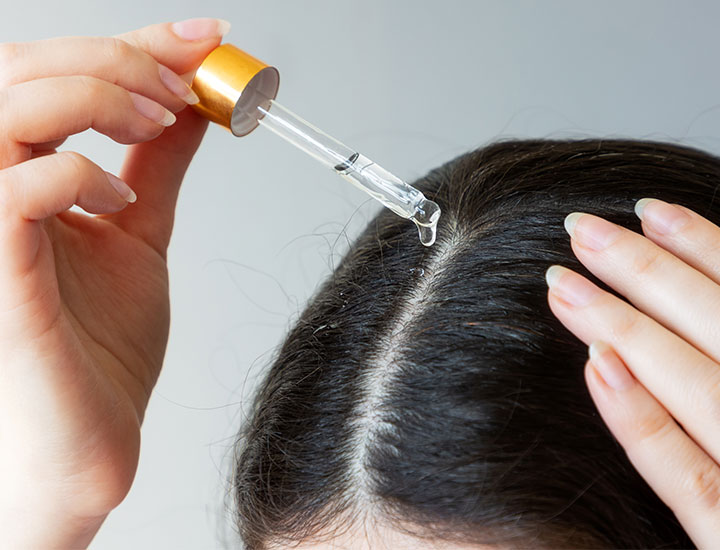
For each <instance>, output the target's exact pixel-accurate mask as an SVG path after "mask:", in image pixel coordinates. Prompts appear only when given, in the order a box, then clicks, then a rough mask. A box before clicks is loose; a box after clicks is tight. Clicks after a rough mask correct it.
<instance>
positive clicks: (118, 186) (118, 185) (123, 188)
mask: <svg viewBox="0 0 720 550" xmlns="http://www.w3.org/2000/svg"><path fill="white" fill-rule="evenodd" d="M105 175H106V176H107V179H108V181H109V182H110V185H112V186H113V189H115V191H117V192H118V194H119V195H120V196H121V197H122V198H123V199H125V200H126V201H128V202H135V201H136V200H137V195H136V194H135V191H133V190H132V189H130V186H129V185H128V184H127V183H125V182H124V181H123V180H121V179H120V178H118V177H117V176H115V175H113V174H111V173H110V172H105Z"/></svg>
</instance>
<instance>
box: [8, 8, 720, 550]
mask: <svg viewBox="0 0 720 550" xmlns="http://www.w3.org/2000/svg"><path fill="white" fill-rule="evenodd" d="M3 2H4V3H5V4H7V5H6V6H4V7H5V9H4V10H3V17H2V18H0V40H2V41H26V40H35V39H40V38H48V37H52V36H60V35H110V34H115V33H120V32H124V31H126V30H130V29H133V28H137V27H141V26H145V25H147V24H150V23H154V22H161V21H175V20H181V19H185V18H188V17H194V16H214V17H222V18H224V19H227V20H229V21H231V22H232V23H233V29H232V31H231V32H230V34H229V35H228V37H227V38H226V40H227V41H230V42H233V43H235V44H237V45H239V46H240V47H242V48H244V49H246V50H247V51H249V52H251V53H253V54H255V55H256V56H258V57H260V58H262V59H264V60H266V61H268V62H270V63H272V64H274V65H276V66H277V67H278V68H279V69H280V72H281V87H280V94H279V98H278V99H279V100H280V102H281V103H283V104H284V105H286V106H287V107H289V108H290V109H292V110H294V111H295V112H296V113H298V114H299V115H300V116H302V117H304V118H306V119H308V120H310V121H311V122H313V123H314V124H316V125H317V126H319V127H320V128H322V129H324V130H326V131H327V132H329V133H330V134H332V135H335V136H336V137H338V138H339V139H341V140H342V141H345V142H346V143H347V144H348V145H351V146H354V147H356V148H358V149H359V150H360V151H361V152H363V153H364V154H366V155H367V156H369V157H371V158H373V159H374V160H376V161H378V162H379V163H380V164H382V165H384V166H386V167H387V168H389V169H390V170H391V171H393V172H395V173H397V174H398V175H399V176H400V177H403V178H405V179H408V180H412V179H413V178H415V177H417V176H420V175H422V174H423V173H424V172H425V171H426V170H428V169H429V168H432V167H434V166H436V165H438V164H440V163H442V162H444V161H446V160H449V159H451V158H453V157H454V156H456V155H458V154H459V153H462V152H464V151H466V150H468V149H472V148H475V147H478V146H481V145H483V144H485V143H488V142H489V141H492V140H495V139H497V138H501V137H528V136H532V137H550V138H562V137H583V136H604V137H610V136H630V137H638V138H651V139H663V140H672V141H678V142H681V143H685V144H688V145H695V146H698V147H701V148H705V149H708V150H711V151H714V152H720V141H719V139H720V109H719V107H720V77H719V74H720V71H719V70H718V63H717V58H718V53H720V33H718V22H719V21H720V18H719V17H718V16H719V15H720V7H718V5H717V4H715V3H714V2H692V3H691V2H680V1H677V2H667V1H665V2H662V1H637V2H631V1H628V0H621V1H607V0H606V1H604V2H595V3H591V2H579V1H577V0H571V1H562V2H560V1H546V2H530V1H524V2H508V1H505V0H499V1H496V2H474V1H470V0H468V1H464V2H463V1H448V0H443V1H442V2H440V1H438V2H430V1H409V0H404V1H391V0H356V1H352V2H351V1H339V0H324V1H321V0H312V1H299V0H294V1H293V0H286V1H284V2H281V1H269V0H261V1H258V2H254V3H251V2H246V1H237V2H228V1H223V0H205V1H204V2H203V3H202V5H201V6H200V7H199V6H198V5H197V4H196V3H193V2H189V1H187V0H172V1H170V0H154V1H148V0H142V1H141V0H124V1H123V2H114V3H100V2H94V3H90V2H87V0H71V1H65V2H57V1H54V0H52V1H51V0H35V1H34V2H32V4H30V5H29V7H28V8H21V7H19V3H18V2H16V3H14V4H13V5H9V0H3ZM64 148H65V149H75V150H78V151H80V152H82V153H84V154H85V155H87V156H89V157H90V158H92V159H93V160H95V161H96V162H98V163H99V164H101V165H102V166H103V167H104V168H105V169H106V170H111V171H114V172H115V173H117V172H118V171H119V168H120V164H121V160H122V154H123V147H122V146H120V145H118V144H115V143H113V142H111V141H110V140H108V139H106V138H104V137H102V136H98V135H96V134H93V133H86V134H83V135H80V136H77V137H74V138H72V139H71V140H69V141H68V143H67V145H66V146H65V147H64ZM377 209H378V207H377V206H376V205H375V204H371V203H370V202H369V201H368V200H366V197H365V196H364V195H363V194H362V193H361V192H360V191H358V190H356V189H354V188H352V187H351V186H350V185H349V184H347V183H345V182H344V181H343V180H341V179H340V178H338V177H337V176H335V175H333V174H332V173H331V172H329V171H327V170H325V169H323V168H322V167H320V166H319V165H317V164H316V163H315V162H314V161H312V160H311V159H309V158H306V157H305V156H304V155H303V154H302V153H300V152H298V151H296V150H294V149H293V148H291V147H290V146H289V145H287V144H285V143H284V142H282V141H281V140H280V139H279V138H277V137H275V136H274V135H272V134H270V133H269V132H267V131H265V130H263V129H259V130H257V131H256V132H255V133H253V134H251V135H250V136H248V137H246V138H242V139H237V138H234V137H232V136H231V135H230V134H229V133H227V132H225V131H224V130H222V129H221V128H219V127H211V128H210V131H209V132H208V134H207V137H206V139H205V142H204V143H203V145H202V147H201V149H200V151H199V153H198V155H197V157H196V159H195V161H194V164H193V165H192V166H191V168H190V170H189V172H188V176H187V178H186V180H185V184H184V187H183V190H182V192H181V196H180V201H179V204H178V213H177V225H176V230H175V234H174V237H173V241H172V245H171V248H170V252H169V263H170V274H171V293H172V312H173V319H172V326H171V335H170V342H169V347H168V352H167V358H166V361H165V367H164V370H163V373H162V376H161V377H160V381H159V383H158V385H157V389H156V392H155V394H154V396H153V398H152V400H151V402H150V407H149V410H148V413H147V416H146V420H145V424H144V427H143V447H142V454H141V459H140V467H139V470H138V474H137V478H136V480H135V484H134V486H133V489H132V491H131V492H130V495H129V496H128V498H127V499H126V500H125V502H124V503H123V504H122V505H121V506H120V507H119V508H118V509H117V510H116V511H115V512H113V513H112V514H111V515H110V517H109V519H108V520H107V522H106V523H105V525H104V526H103V528H102V530H101V532H100V534H99V535H98V537H97V538H96V541H95V543H94V544H93V548H97V549H126V548H137V549H151V548H152V549H155V548H173V549H186V548H187V549H199V548H217V547H223V548H224V547H238V546H239V545H238V543H237V542H236V539H235V538H234V537H233V533H232V529H231V528H229V526H230V522H229V519H228V515H227V513H226V511H225V508H224V506H225V501H224V499H225V497H226V493H227V489H228V486H227V481H226V480H227V478H228V475H229V469H230V466H231V464H232V452H233V442H234V437H235V433H236V431H237V428H238V427H239V426H240V423H241V422H242V420H243V406H244V405H245V404H246V400H247V397H248V395H249V394H250V393H251V391H252V388H253V386H254V384H255V383H256V381H257V380H258V378H259V376H260V375H261V373H262V371H263V369H264V368H265V367H266V366H267V364H268V361H269V360H270V359H271V357H272V354H273V351H274V349H275V347H276V346H277V345H278V343H279V342H280V341H281V339H282V336H283V334H284V333H285V331H286V329H287V327H288V326H289V324H290V323H292V322H293V320H294V319H296V318H297V315H298V311H299V310H300V309H301V308H302V306H303V304H304V303H305V301H306V300H307V298H308V297H309V296H310V295H311V294H312V292H313V291H314V289H315V288H316V287H317V285H318V284H319V282H320V281H322V279H323V278H324V277H325V276H326V275H327V273H328V272H329V270H330V269H332V266H333V265H334V264H335V263H336V262H337V260H338V258H339V257H340V256H341V254H342V252H343V251H344V250H345V249H346V247H347V242H348V240H349V239H352V238H353V236H354V235H356V234H357V233H358V231H359V230H360V229H362V227H363V226H364V224H365V223H366V222H367V220H368V219H369V218H370V217H371V216H372V215H373V214H374V213H375V212H376V211H377Z"/></svg>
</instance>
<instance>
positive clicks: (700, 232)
mask: <svg viewBox="0 0 720 550" xmlns="http://www.w3.org/2000/svg"><path fill="white" fill-rule="evenodd" d="M635 213H636V214H637V216H638V217H639V218H640V219H641V220H642V228H643V233H645V235H646V236H647V238H648V239H651V240H652V241H654V242H656V243H657V244H658V245H660V246H662V247H663V248H664V249H665V250H667V251H668V252H670V253H672V254H674V255H675V256H677V257H678V258H680V259H681V260H682V261H684V262H685V263H686V264H688V265H690V266H692V267H694V268H695V269H697V270H698V271H700V272H702V273H704V274H705V275H707V276H708V277H709V278H710V279H712V280H713V281H715V282H716V283H718V284H720V227H718V226H717V225H715V224H713V223H711V222H709V221H708V220H706V219H705V218H703V217H702V216H700V215H699V214H696V213H695V212H693V211H692V210H690V209H688V208H685V207H684V206H681V205H679V204H669V203H667V202H663V201H661V200H658V199H640V200H639V201H638V202H637V203H636V204H635Z"/></svg>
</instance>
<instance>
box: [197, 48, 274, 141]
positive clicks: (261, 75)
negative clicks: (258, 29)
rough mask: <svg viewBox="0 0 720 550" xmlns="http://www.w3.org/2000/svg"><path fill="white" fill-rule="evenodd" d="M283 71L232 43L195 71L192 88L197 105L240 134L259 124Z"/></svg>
mask: <svg viewBox="0 0 720 550" xmlns="http://www.w3.org/2000/svg"><path fill="white" fill-rule="evenodd" d="M279 86H280V73H278V70H277V69H276V68H275V67H271V66H270V65H268V64H267V63H263V62H262V61H260V60H259V59H257V58H255V57H253V56H252V55H250V54H249V53H246V52H244V51H242V50H241V49H240V48H237V47H235V46H233V45H232V44H223V45H222V46H218V47H217V48H215V49H214V50H213V51H212V52H210V54H209V55H208V56H207V57H206V58H205V60H204V61H203V62H202V64H201V65H200V67H199V68H198V70H197V73H195V78H194V79H193V82H192V89H193V90H194V91H195V93H196V94H197V95H198V97H199V98H200V103H197V104H195V105H193V108H194V109H195V110H196V111H197V112H198V113H200V114H201V115H202V116H204V117H205V118H207V119H209V120H211V121H213V122H217V123H218V124H220V125H221V126H224V127H225V128H227V129H228V130H230V131H231V132H232V133H233V134H235V135H236V136H238V137H239V136H244V135H247V134H249V133H250V132H252V131H253V130H254V129H255V128H257V126H258V120H259V119H260V118H261V113H260V111H259V110H258V109H257V108H258V107H259V106H261V105H265V106H266V107H267V106H268V105H266V104H268V103H269V101H270V100H271V99H275V96H277V92H278V87H279Z"/></svg>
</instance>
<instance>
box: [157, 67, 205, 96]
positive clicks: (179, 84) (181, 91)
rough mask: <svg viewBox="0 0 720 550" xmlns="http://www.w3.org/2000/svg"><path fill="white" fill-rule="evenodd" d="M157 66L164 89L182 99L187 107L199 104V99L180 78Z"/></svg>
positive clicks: (165, 68)
mask: <svg viewBox="0 0 720 550" xmlns="http://www.w3.org/2000/svg"><path fill="white" fill-rule="evenodd" d="M158 65H159V71H160V80H162V82H163V84H165V87H166V88H167V89H168V90H170V91H171V92H172V93H174V94H175V95H176V96H178V97H179V98H180V99H182V100H183V101H184V102H185V103H187V104H188V105H195V104H196V103H199V102H200V98H199V97H198V96H197V94H196V93H195V92H193V91H192V88H191V87H190V86H188V84H187V82H185V81H184V80H183V79H182V78H180V77H179V76H178V75H177V74H176V73H175V71H171V70H170V69H168V68H167V67H166V66H165V65H160V64H158Z"/></svg>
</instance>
